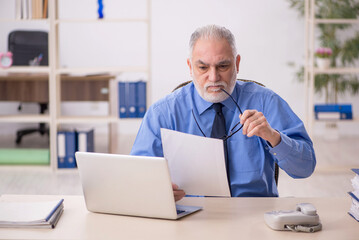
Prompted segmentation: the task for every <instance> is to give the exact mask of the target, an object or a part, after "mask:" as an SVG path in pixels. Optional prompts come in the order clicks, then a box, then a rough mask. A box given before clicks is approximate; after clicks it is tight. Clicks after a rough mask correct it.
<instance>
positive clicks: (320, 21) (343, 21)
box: [314, 18, 359, 24]
mask: <svg viewBox="0 0 359 240" xmlns="http://www.w3.org/2000/svg"><path fill="white" fill-rule="evenodd" d="M358 23H359V19H334V18H333V19H328V18H325V19H324V18H322V19H319V18H317V19H314V24H358Z"/></svg>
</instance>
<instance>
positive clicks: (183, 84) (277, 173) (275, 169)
mask: <svg viewBox="0 0 359 240" xmlns="http://www.w3.org/2000/svg"><path fill="white" fill-rule="evenodd" d="M237 81H242V82H253V83H256V84H258V85H260V86H262V87H265V86H264V84H262V83H260V82H256V81H253V80H247V79H237ZM191 82H192V81H187V82H183V83H181V84H180V85H178V86H177V87H175V89H173V90H172V92H174V91H175V90H177V89H179V88H181V87H184V86H186V85H187V84H189V83H191ZM278 178H279V166H278V164H277V163H275V166H274V179H275V183H276V185H277V186H278Z"/></svg>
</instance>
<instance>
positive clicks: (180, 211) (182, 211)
mask: <svg viewBox="0 0 359 240" xmlns="http://www.w3.org/2000/svg"><path fill="white" fill-rule="evenodd" d="M184 212H185V211H184V210H178V209H177V214H181V213H184Z"/></svg>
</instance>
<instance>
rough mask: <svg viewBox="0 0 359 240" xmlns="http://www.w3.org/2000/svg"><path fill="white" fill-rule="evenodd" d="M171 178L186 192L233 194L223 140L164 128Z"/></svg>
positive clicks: (162, 133) (162, 134) (207, 194)
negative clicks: (228, 177)
mask: <svg viewBox="0 0 359 240" xmlns="http://www.w3.org/2000/svg"><path fill="white" fill-rule="evenodd" d="M161 137H162V146H163V154H164V157H165V158H166V159H167V161H168V167H169V170H170V174H171V180H172V182H173V183H175V184H177V185H178V186H179V187H180V188H181V189H183V190H184V191H185V192H186V194H187V195H201V196H218V197H230V196H231V194H230V191H229V185H228V180H227V172H226V166H225V159H224V149H223V140H220V139H215V138H205V137H200V136H195V135H191V134H186V133H181V132H177V131H173V130H169V129H163V128H161Z"/></svg>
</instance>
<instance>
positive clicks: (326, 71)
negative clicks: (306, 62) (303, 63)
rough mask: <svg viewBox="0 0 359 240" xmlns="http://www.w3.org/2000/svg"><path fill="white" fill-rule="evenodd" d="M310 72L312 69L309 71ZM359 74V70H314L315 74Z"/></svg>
mask: <svg viewBox="0 0 359 240" xmlns="http://www.w3.org/2000/svg"><path fill="white" fill-rule="evenodd" d="M309 71H310V69H309ZM355 73H359V68H354V67H353V68H328V69H319V68H314V74H355Z"/></svg>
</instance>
